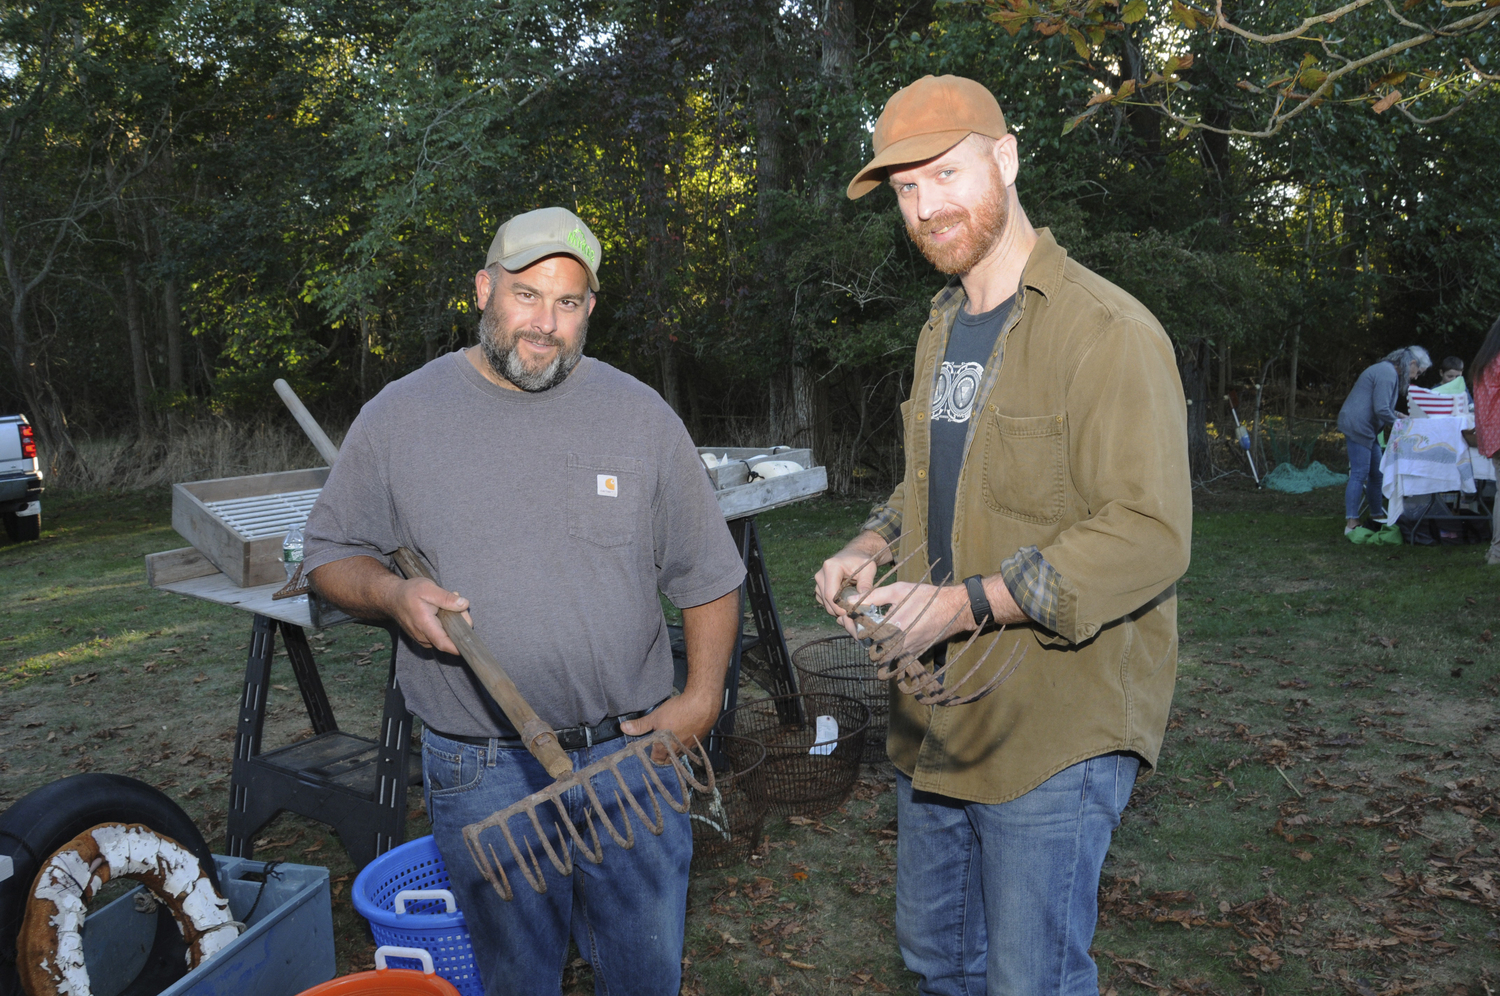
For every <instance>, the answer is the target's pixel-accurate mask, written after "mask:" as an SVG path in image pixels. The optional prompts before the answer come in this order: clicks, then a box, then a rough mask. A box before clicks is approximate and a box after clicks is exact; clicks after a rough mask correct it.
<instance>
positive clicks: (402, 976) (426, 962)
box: [300, 947, 458, 996]
mask: <svg viewBox="0 0 1500 996" xmlns="http://www.w3.org/2000/svg"><path fill="white" fill-rule="evenodd" d="M386 958H415V959H416V960H418V961H420V962H421V963H422V969H423V970H422V971H420V972H419V971H417V970H416V969H412V968H386V967H385V961H386ZM300 996H458V990H457V989H455V988H453V983H451V982H449V981H448V980H447V979H445V978H443V977H442V976H440V975H437V974H436V973H434V972H433V969H432V955H430V954H428V953H427V952H426V951H424V950H422V949H421V948H397V947H383V948H377V949H376V950H375V971H373V972H359V973H356V974H354V975H346V976H344V977H343V978H339V979H333V980H331V981H329V982H325V983H323V984H322V985H321V986H313V987H312V988H311V989H308V990H306V991H304V992H302V993H301V994H300Z"/></svg>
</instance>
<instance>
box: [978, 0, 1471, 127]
mask: <svg viewBox="0 0 1500 996" xmlns="http://www.w3.org/2000/svg"><path fill="white" fill-rule="evenodd" d="M981 2H982V5H983V7H984V8H985V10H986V12H987V15H988V17H989V18H990V20H992V21H994V22H996V23H997V24H999V25H1000V26H1001V27H1003V28H1004V29H1005V30H1006V31H1008V32H1009V33H1010V34H1011V35H1012V36H1016V35H1019V34H1020V33H1021V32H1022V31H1028V30H1029V31H1031V32H1033V33H1034V35H1035V36H1036V41H1037V42H1038V43H1039V44H1046V43H1048V42H1049V40H1051V39H1057V40H1059V41H1061V42H1065V43H1066V44H1068V45H1071V47H1072V50H1073V53H1074V54H1075V55H1076V56H1077V58H1078V60H1080V63H1081V68H1082V69H1083V70H1084V71H1085V72H1088V73H1090V74H1092V76H1093V79H1094V81H1095V84H1096V86H1097V87H1098V89H1097V91H1096V92H1095V93H1094V94H1093V95H1092V96H1091V97H1090V98H1089V99H1088V101H1087V103H1086V104H1085V105H1084V107H1083V109H1082V111H1081V112H1080V113H1077V114H1075V115H1073V116H1072V117H1070V118H1069V119H1068V120H1067V122H1066V123H1065V124H1064V125H1063V134H1067V133H1069V132H1071V131H1073V130H1074V129H1075V128H1077V127H1078V126H1079V125H1080V124H1082V123H1083V122H1084V121H1087V120H1088V119H1090V118H1093V117H1095V116H1096V115H1098V114H1099V113H1100V112H1101V111H1102V110H1104V109H1105V108H1106V107H1115V108H1123V107H1126V106H1131V107H1142V108H1149V109H1150V110H1152V111H1154V112H1155V113H1158V114H1160V115H1162V116H1163V117H1165V118H1166V119H1167V120H1168V121H1170V122H1171V123H1173V124H1174V125H1176V126H1177V132H1176V134H1177V137H1179V138H1184V137H1187V136H1188V135H1190V134H1193V133H1194V132H1195V131H1209V132H1215V133H1217V134H1221V135H1233V136H1238V137H1241V138H1252V139H1264V138H1271V137H1273V136H1275V135H1277V134H1279V133H1280V132H1281V131H1282V129H1283V128H1285V127H1286V126H1287V124H1289V123H1290V122H1293V121H1295V120H1296V119H1298V118H1299V117H1304V116H1306V115H1307V114H1308V112H1310V111H1312V110H1313V109H1315V108H1318V107H1320V106H1322V105H1324V104H1336V105H1359V106H1363V107H1365V108H1367V109H1368V111H1369V112H1372V113H1374V114H1383V113H1385V112H1387V111H1390V110H1392V109H1394V110H1396V111H1397V112H1399V113H1400V114H1401V115H1403V116H1404V117H1406V118H1407V119H1409V120H1410V121H1411V122H1413V123H1415V124H1417V125H1428V124H1433V123H1435V122H1438V121H1442V120H1445V119H1446V118H1448V117H1450V116H1451V115H1453V114H1456V113H1458V112H1459V111H1460V110H1462V109H1464V108H1465V107H1467V106H1469V105H1470V104H1471V103H1473V101H1474V100H1475V99H1477V98H1479V97H1480V96H1481V95H1482V94H1484V93H1486V92H1487V91H1489V90H1490V89H1491V88H1492V87H1493V86H1494V84H1495V83H1496V82H1497V81H1500V73H1497V72H1496V70H1497V69H1500V66H1495V65H1493V64H1492V59H1491V55H1490V52H1491V51H1492V50H1493V49H1494V45H1493V41H1494V39H1495V28H1496V26H1497V18H1500V0H1404V2H1402V3H1401V4H1400V6H1398V5H1397V3H1396V2H1394V0H1351V2H1349V3H1345V4H1343V5H1342V6H1338V7H1333V8H1331V9H1327V10H1320V9H1316V7H1315V5H1314V4H1312V3H1278V4H1263V5H1249V4H1241V3H1237V2H1236V0H1229V2H1228V3H1226V2H1225V0H1217V2H1216V4H1215V6H1214V7H1213V9H1212V10H1209V9H1205V8H1204V7H1200V6H1196V5H1194V4H1192V3H1184V2H1182V0H981ZM1486 42H1489V43H1491V44H1489V45H1486ZM1195 62H1196V63H1197V64H1198V65H1199V66H1200V67H1202V68H1200V71H1199V72H1195V73H1191V74H1189V73H1187V70H1189V69H1192V68H1193V66H1194V64H1195ZM1205 63H1207V64H1208V65H1207V66H1206V67H1205ZM1205 85H1206V86H1208V87H1209V92H1208V93H1207V94H1198V93H1195V91H1196V90H1197V89H1198V88H1200V87H1202V86H1205ZM1226 85H1227V86H1232V87H1233V89H1234V93H1232V94H1230V93H1227V92H1224V91H1225V90H1226ZM1402 86H1404V87H1405V89H1404V90H1403V89H1398V87H1402ZM1211 111H1217V112H1219V113H1211ZM1225 111H1227V112H1228V113H1227V114H1225V113H1223V112H1225Z"/></svg>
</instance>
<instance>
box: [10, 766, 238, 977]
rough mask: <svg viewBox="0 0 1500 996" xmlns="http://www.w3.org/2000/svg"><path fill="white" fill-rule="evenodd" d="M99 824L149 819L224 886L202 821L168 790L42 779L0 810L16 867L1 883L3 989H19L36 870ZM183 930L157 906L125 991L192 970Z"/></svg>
mask: <svg viewBox="0 0 1500 996" xmlns="http://www.w3.org/2000/svg"><path fill="white" fill-rule="evenodd" d="M100 823H144V824H145V825H146V826H148V827H150V828H151V829H152V830H155V831H156V832H157V833H160V834H165V835H166V836H168V837H171V838H172V839H173V840H175V841H177V842H178V843H179V844H181V845H182V846H183V847H185V848H187V849H188V850H189V851H192V852H193V854H194V855H195V856H196V857H197V858H198V863H199V864H200V865H202V866H203V869H204V871H206V872H207V873H208V877H209V880H210V881H212V882H213V884H214V888H216V889H220V891H222V887H221V886H220V884H219V874H218V869H217V868H216V867H215V865H214V860H213V855H212V853H211V852H210V851H209V849H208V844H207V843H205V842H204V840H203V834H202V833H200V832H199V831H198V827H197V826H196V825H195V824H194V823H193V821H192V820H191V819H189V818H188V815H187V813H184V812H183V811H182V808H181V807H180V806H178V805H177V804H176V803H175V802H173V801H172V800H171V799H169V798H167V796H166V795H165V794H163V793H162V792H160V791H158V790H157V789H155V788H152V787H151V786H150V785H147V784H146V783H145V782H141V781H137V780H136V779H134V778H127V777H125V776H124V775H108V774H96V773H91V774H86V775H74V776H73V777H71V778H63V779H60V780H58V781H55V782H53V783H51V784H50V785H44V786H42V787H41V788H39V789H37V790H36V791H35V792H32V793H31V794H29V795H27V796H25V797H23V798H21V799H20V800H18V801H17V802H16V803H15V805H13V806H11V807H10V808H9V809H7V810H6V811H5V812H4V813H0V854H3V855H9V856H10V858H11V860H12V861H13V862H14V863H15V874H14V875H13V876H12V877H11V878H9V879H7V880H6V881H4V882H0V996H21V983H20V980H19V978H18V977H17V976H16V969H15V964H16V933H17V932H18V931H19V930H20V929H21V920H22V918H23V917H24V916H25V915H26V898H27V893H28V892H29V891H30V889H31V883H32V881H33V880H34V879H35V878H36V873H37V871H38V869H40V868H41V866H42V863H43V862H44V861H46V860H47V858H49V857H50V856H51V855H52V853H53V852H54V851H56V850H57V849H58V848H60V847H62V846H63V845H64V844H66V843H68V842H69V841H70V840H72V839H73V838H74V837H76V836H78V835H79V834H80V833H82V832H83V831H85V830H87V829H89V828H90V827H93V826H98V825H99V824H100ZM186 951H187V947H186V945H185V944H183V941H182V935H181V933H180V932H179V931H178V929H177V924H176V922H175V921H174V920H173V919H172V913H171V911H170V910H168V909H167V908H166V906H165V904H163V905H162V907H161V908H160V909H159V910H158V911H157V923H156V939H155V944H154V945H153V947H152V949H151V954H150V956H149V957H148V958H147V959H146V967H145V968H144V969H142V970H141V974H140V975H139V976H138V977H137V978H136V980H135V981H134V982H133V983H132V984H131V985H130V986H128V987H127V988H126V989H125V991H124V993H122V994H121V996H127V994H129V996H150V994H155V993H158V992H160V991H161V990H163V989H165V988H166V987H167V986H168V985H170V984H171V983H172V982H173V981H175V980H176V979H179V978H181V977H182V976H183V975H184V974H185V973H186V971H187V964H186V961H185V953H186Z"/></svg>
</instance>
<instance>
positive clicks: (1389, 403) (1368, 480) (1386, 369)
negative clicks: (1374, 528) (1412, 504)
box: [1339, 346, 1500, 540]
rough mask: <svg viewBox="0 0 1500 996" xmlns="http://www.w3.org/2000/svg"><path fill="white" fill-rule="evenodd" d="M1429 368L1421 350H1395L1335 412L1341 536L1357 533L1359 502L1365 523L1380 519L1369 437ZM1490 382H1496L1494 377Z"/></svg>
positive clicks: (1381, 503)
mask: <svg viewBox="0 0 1500 996" xmlns="http://www.w3.org/2000/svg"><path fill="white" fill-rule="evenodd" d="M1431 366H1432V357H1430V356H1428V355H1427V350H1425V349H1423V348H1422V347H1421V346H1407V347H1406V348H1405V349H1398V350H1396V351H1395V352H1393V353H1390V354H1388V355H1386V356H1385V357H1383V358H1382V359H1381V361H1380V362H1379V363H1376V364H1373V365H1371V366H1369V367H1366V368H1365V370H1364V372H1363V373H1361V374H1360V375H1359V379H1358V380H1356V381H1355V382H1354V387H1353V389H1352V390H1350V392H1349V396H1348V397H1347V398H1345V399H1344V407H1342V408H1340V409H1339V431H1340V432H1342V433H1343V434H1344V438H1345V440H1347V442H1348V445H1349V484H1348V485H1347V486H1346V487H1345V488H1344V535H1345V536H1348V535H1349V534H1350V533H1352V532H1354V530H1356V529H1358V528H1359V504H1360V499H1361V498H1364V500H1365V502H1366V503H1367V504H1368V505H1369V508H1370V515H1371V517H1373V518H1375V519H1376V520H1379V519H1383V518H1385V495H1384V494H1383V493H1382V491H1381V485H1382V484H1384V481H1383V480H1382V479H1381V476H1380V452H1381V451H1380V446H1379V445H1378V444H1377V443H1376V441H1375V437H1376V436H1378V435H1380V434H1381V433H1382V432H1384V431H1385V430H1386V429H1388V428H1390V427H1391V425H1392V423H1394V422H1395V421H1396V405H1397V403H1398V402H1399V401H1401V400H1402V399H1403V398H1404V396H1405V394H1406V385H1407V384H1409V383H1411V382H1412V381H1413V380H1416V379H1417V377H1418V376H1419V375H1420V374H1421V373H1422V372H1423V371H1425V370H1427V369H1428V368H1429V367H1431ZM1496 379H1497V382H1500V376H1497V378H1496ZM1361 535H1364V534H1361ZM1357 539H1358V537H1356V540H1357Z"/></svg>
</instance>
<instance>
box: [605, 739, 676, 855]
mask: <svg viewBox="0 0 1500 996" xmlns="http://www.w3.org/2000/svg"><path fill="white" fill-rule="evenodd" d="M652 742H653V741H649V740H637V741H636V742H635V743H633V744H631V745H630V753H631V754H632V755H634V756H635V758H636V759H637V760H639V761H640V762H641V767H642V768H643V769H644V770H645V771H646V772H647V773H648V774H649V773H650V772H651V758H650V757H648V756H647V755H646V748H649V747H650V746H651V743H652ZM620 753H624V751H621V752H620ZM619 756H620V755H619V754H613V755H611V757H615V758H618V757H619ZM609 767H610V770H611V771H613V772H614V773H615V781H617V782H619V784H620V788H621V789H624V790H625V799H626V800H627V801H628V803H629V805H630V808H631V809H633V810H635V815H636V816H638V817H640V820H641V825H642V826H644V827H645V828H646V829H647V830H650V831H651V833H652V834H653V835H655V836H658V837H660V836H661V832H662V830H663V828H665V826H666V821H665V818H664V817H663V816H662V815H661V803H659V802H657V801H656V793H655V792H653V791H652V790H651V783H650V782H643V783H642V784H644V785H645V786H646V795H647V797H649V798H650V800H651V811H652V812H653V813H655V814H656V815H655V816H654V817H648V816H647V815H646V811H645V810H644V809H642V808H641V803H640V800H638V799H637V798H636V797H635V793H634V792H632V791H630V786H629V785H627V784H626V783H625V776H624V775H622V774H620V762H619V761H618V760H616V761H615V762H614V763H613V764H611V765H610V766H609ZM615 797H616V798H617V799H618V798H619V791H618V790H616V792H615ZM627 819H628V818H627Z"/></svg>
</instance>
